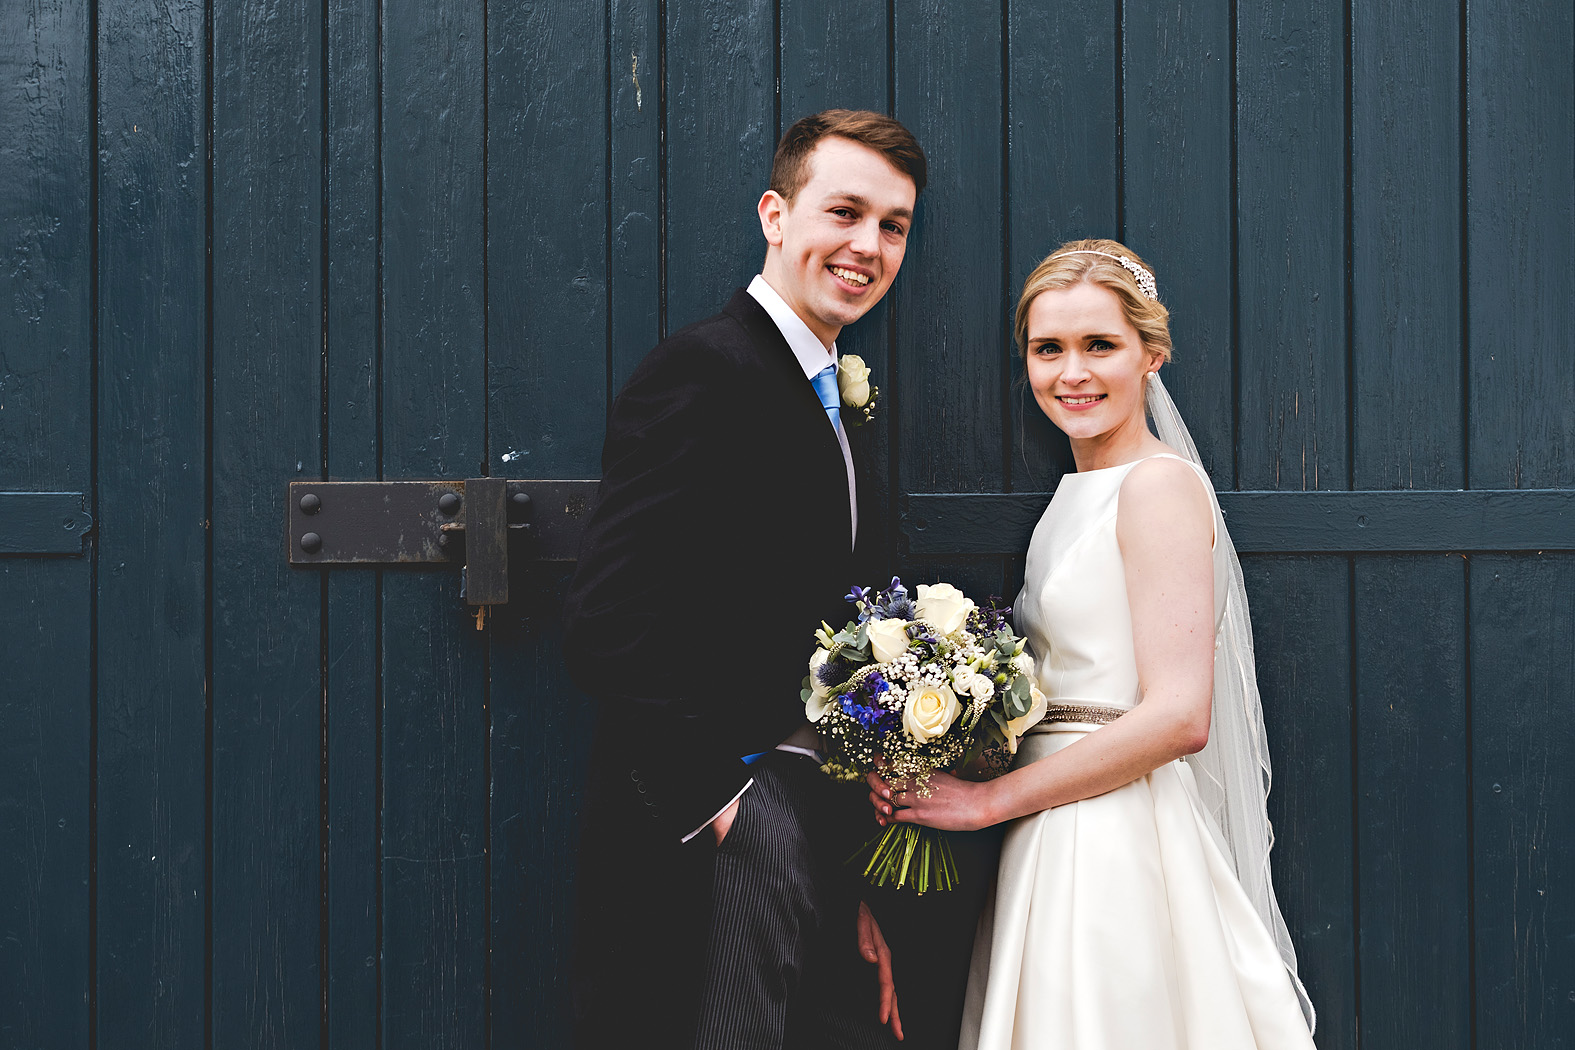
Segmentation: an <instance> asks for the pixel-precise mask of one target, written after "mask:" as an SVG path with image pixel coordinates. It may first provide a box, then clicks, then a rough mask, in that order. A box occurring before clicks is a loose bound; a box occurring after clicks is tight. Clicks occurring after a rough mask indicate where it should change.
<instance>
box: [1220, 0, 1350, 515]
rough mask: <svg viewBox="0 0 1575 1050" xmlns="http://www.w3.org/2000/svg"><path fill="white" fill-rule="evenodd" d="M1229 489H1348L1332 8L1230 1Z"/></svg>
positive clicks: (1338, 52)
mask: <svg viewBox="0 0 1575 1050" xmlns="http://www.w3.org/2000/svg"><path fill="white" fill-rule="evenodd" d="M1236 16H1237V25H1236V162H1237V185H1236V194H1237V234H1236V250H1237V266H1238V274H1237V286H1236V288H1237V302H1238V303H1239V304H1240V322H1239V330H1240V348H1239V365H1238V367H1239V369H1240V374H1239V377H1238V382H1239V385H1240V394H1239V397H1240V400H1239V404H1238V406H1237V410H1238V412H1239V418H1240V428H1239V437H1238V440H1239V447H1238V452H1237V456H1238V476H1237V485H1238V487H1241V488H1249V489H1319V488H1323V489H1328V488H1346V487H1347V486H1348V485H1349V483H1350V479H1349V475H1348V471H1347V469H1346V444H1347V441H1346V365H1345V343H1346V339H1345V328H1346V325H1345V310H1346V295H1345V229H1346V220H1345V208H1346V201H1345V180H1346V164H1345V156H1346V108H1345V86H1344V70H1345V61H1344V50H1345V49H1344V39H1345V22H1344V17H1343V5H1341V4H1337V3H1334V2H1332V0H1319V2H1317V3H1305V2H1302V0H1274V2H1272V3H1266V4H1238V5H1236Z"/></svg>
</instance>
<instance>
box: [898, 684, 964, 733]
mask: <svg viewBox="0 0 1575 1050" xmlns="http://www.w3.org/2000/svg"><path fill="white" fill-rule="evenodd" d="M961 710H962V705H961V704H959V703H958V702H957V694H956V693H954V692H952V690H951V687H950V686H945V685H926V686H920V687H919V688H917V689H914V690H913V691H911V692H910V693H909V694H908V705H907V706H906V707H905V708H903V711H902V727H903V728H904V729H906V730H907V731H908V735H909V736H911V737H913V739H914V740H915V741H917V742H918V743H921V744H922V743H925V742H926V741H929V740H934V739H935V738H936V737H938V736H940V735H941V734H943V733H945V732H946V731H947V730H948V729H950V728H951V727H952V723H953V722H955V721H956V720H957V715H958V713H959V712H960V711H961Z"/></svg>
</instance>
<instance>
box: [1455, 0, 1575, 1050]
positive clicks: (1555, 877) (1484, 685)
mask: <svg viewBox="0 0 1575 1050" xmlns="http://www.w3.org/2000/svg"><path fill="white" fill-rule="evenodd" d="M1466 62H1467V68H1466V84H1467V90H1466V95H1465V100H1466V123H1467V130H1466V142H1467V152H1466V184H1467V188H1468V193H1467V199H1468V205H1467V219H1466V221H1467V239H1468V257H1467V272H1468V279H1467V282H1466V294H1467V301H1468V310H1469V325H1468V340H1469V347H1470V349H1469V362H1470V364H1469V375H1468V378H1467V380H1466V382H1467V395H1468V396H1467V398H1466V403H1467V405H1468V409H1467V426H1468V428H1469V429H1468V433H1469V441H1470V457H1471V458H1470V484H1471V485H1472V486H1473V487H1480V488H1488V487H1491V488H1551V487H1569V486H1571V485H1575V413H1571V411H1570V404H1571V403H1572V401H1575V362H1572V361H1571V360H1570V355H1569V353H1568V352H1567V348H1568V344H1569V332H1570V329H1571V325H1572V323H1575V304H1572V303H1571V299H1570V295H1569V289H1570V286H1571V283H1572V282H1575V154H1572V151H1571V141H1572V136H1575V130H1572V129H1575V12H1572V11H1571V10H1570V9H1569V8H1568V6H1567V5H1538V6H1535V7H1526V8H1514V7H1505V6H1502V5H1489V4H1481V3H1468V4H1467V5H1466ZM1572 582H1575V574H1572V572H1571V567H1570V563H1569V556H1568V555H1535V556H1531V555H1528V556H1522V557H1515V558H1511V557H1498V556H1493V557H1478V558H1476V559H1474V561H1473V564H1472V571H1471V597H1472V647H1471V660H1472V667H1471V670H1472V682H1473V690H1472V709H1471V726H1472V740H1473V750H1474V754H1473V759H1474V766H1473V771H1474V774H1475V776H1474V779H1473V792H1474V800H1473V801H1474V808H1473V812H1474V814H1475V816H1476V824H1475V828H1474V831H1475V844H1476V849H1475V869H1474V870H1475V874H1476V884H1475V887H1474V888H1475V904H1476V941H1475V947H1476V954H1477V982H1476V989H1475V990H1476V995H1477V1031H1478V1035H1479V1038H1480V1040H1481V1045H1483V1046H1491V1045H1503V1046H1548V1047H1568V1046H1571V1045H1575V1043H1572V1041H1571V1036H1570V1033H1571V1032H1572V1031H1575V1022H1572V1018H1575V969H1572V967H1571V963H1570V953H1569V951H1568V950H1567V946H1568V944H1569V943H1570V939H1571V937H1572V936H1575V913H1572V911H1571V909H1570V907H1569V901H1570V899H1571V895H1572V893H1575V863H1572V860H1575V858H1572V857H1571V855H1570V849H1569V840H1568V835H1567V834H1562V833H1561V830H1554V829H1564V828H1567V827H1568V825H1569V812H1570V803H1571V797H1572V792H1575V784H1572V778H1571V776H1570V774H1569V772H1568V770H1569V763H1568V757H1569V754H1570V745H1571V741H1570V733H1569V717H1568V709H1569V696H1570V691H1571V683H1572V666H1571V665H1572V652H1575V643H1572V641H1571V638H1572V629H1571V624H1570V618H1569V617H1570V602H1569V595H1570V594H1571V593H1572V592H1575V587H1572Z"/></svg>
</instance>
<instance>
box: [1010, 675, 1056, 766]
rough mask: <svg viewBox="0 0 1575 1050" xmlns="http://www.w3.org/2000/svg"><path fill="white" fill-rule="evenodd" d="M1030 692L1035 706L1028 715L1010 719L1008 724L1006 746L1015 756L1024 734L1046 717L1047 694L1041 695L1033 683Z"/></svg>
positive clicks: (1030, 684)
mask: <svg viewBox="0 0 1575 1050" xmlns="http://www.w3.org/2000/svg"><path fill="white" fill-rule="evenodd" d="M1028 690H1029V695H1030V696H1031V697H1033V701H1034V705H1033V706H1032V707H1030V708H1029V709H1028V713H1027V714H1026V715H1023V716H1022V717H1021V718H1013V719H1009V720H1008V721H1007V723H1006V746H1007V747H1008V748H1010V749H1011V752H1012V754H1014V755H1015V754H1017V743H1018V741H1020V740H1021V739H1022V738H1023V734H1024V733H1027V732H1028V731H1029V730H1030V729H1032V728H1033V727H1034V726H1036V725H1038V724H1039V722H1040V720H1041V719H1043V718H1044V716H1045V706H1046V704H1045V694H1043V693H1041V692H1040V691H1039V687H1038V686H1037V685H1035V684H1034V683H1033V682H1029V683H1028Z"/></svg>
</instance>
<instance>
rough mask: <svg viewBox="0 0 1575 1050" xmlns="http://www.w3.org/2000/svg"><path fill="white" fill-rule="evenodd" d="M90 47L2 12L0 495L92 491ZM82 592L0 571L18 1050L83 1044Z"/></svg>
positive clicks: (6, 858)
mask: <svg viewBox="0 0 1575 1050" xmlns="http://www.w3.org/2000/svg"><path fill="white" fill-rule="evenodd" d="M91 46H92V37H91V29H90V26H89V22H88V15H87V13H86V12H85V11H84V10H82V9H80V8H79V7H76V6H74V5H70V4H65V3H42V4H28V5H15V4H13V5H8V6H6V7H5V8H4V9H3V10H0V185H4V186H7V187H9V192H7V193H6V194H4V196H3V198H0V230H4V231H5V234H4V237H5V243H4V246H3V247H0V258H3V265H0V303H3V304H4V306H3V307H0V348H3V349H0V488H5V489H11V490H17V491H27V490H33V491H44V490H56V491H58V490H66V491H81V492H85V493H90V492H91V491H92V486H93V475H92V440H93V438H92V423H93V401H92V398H93V387H92V380H93V372H92V366H93V358H92V353H93V345H92V328H91V319H92V279H93V256H92V251H91V248H92V240H91V232H92V223H93V212H92V207H91V198H90V191H91V186H92V155H93V141H92V130H93V113H92V109H91V105H92V101H91V94H90V90H91V83H92V80H91V77H92V69H91V67H90V64H89V62H90V54H91ZM89 507H90V509H92V508H93V505H92V503H91V499H90V502H89ZM92 586H93V559H92V557H91V551H89V553H88V554H87V556H84V557H73V558H50V559H42V558H5V559H0V638H4V639H5V641H4V643H0V644H3V647H4V649H5V657H4V661H3V662H4V665H5V671H4V677H5V682H6V685H5V689H4V691H3V693H0V842H5V843H8V844H9V846H8V847H7V848H6V849H5V850H4V851H3V853H0V989H3V991H0V1018H3V1020H0V1041H4V1042H6V1043H8V1044H11V1045H16V1046H44V1045H52V1046H61V1047H84V1048H85V1047H86V1046H87V1045H88V1039H89V1023H90V1022H89V1017H88V1009H89V1002H90V996H89V982H90V980H91V974H90V973H89V958H90V943H89V939H90V937H91V931H90V929H89V926H88V916H89V914H90V911H91V902H90V900H89V896H88V894H89V881H88V880H89V872H90V868H91V859H90V856H89V849H90V839H89V816H90V799H89V787H90V783H91V781H90V779H89V776H90V774H89V766H90V762H91V748H92V716H93V699H92V678H91V667H92V658H93V653H92V634H91V630H92Z"/></svg>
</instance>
